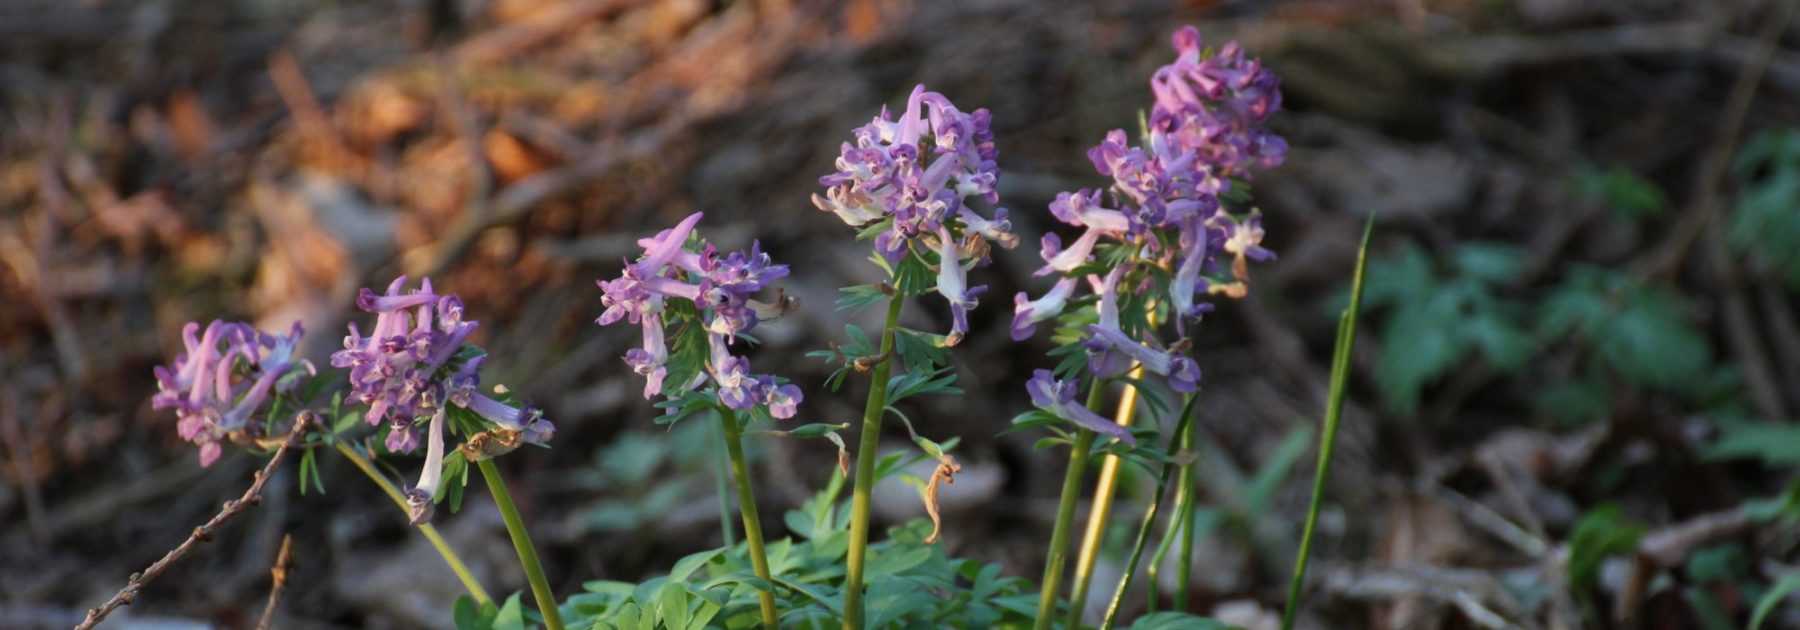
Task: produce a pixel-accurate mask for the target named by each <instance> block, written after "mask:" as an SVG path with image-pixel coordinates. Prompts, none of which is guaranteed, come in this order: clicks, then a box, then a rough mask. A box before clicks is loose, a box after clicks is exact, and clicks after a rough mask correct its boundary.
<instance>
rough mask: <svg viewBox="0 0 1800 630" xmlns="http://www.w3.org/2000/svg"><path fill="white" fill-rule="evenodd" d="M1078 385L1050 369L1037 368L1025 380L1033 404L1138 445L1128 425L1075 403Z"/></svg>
mask: <svg viewBox="0 0 1800 630" xmlns="http://www.w3.org/2000/svg"><path fill="white" fill-rule="evenodd" d="M1077 388H1078V385H1077V384H1076V383H1075V382H1074V381H1063V380H1058V379H1057V378H1056V375H1055V374H1052V373H1051V372H1050V370H1036V371H1033V372H1032V373H1031V380H1029V381H1026V382H1025V391H1027V392H1029V393H1030V394H1031V404H1032V405H1034V406H1036V407H1037V408H1039V409H1042V410H1044V411H1047V412H1050V413H1051V414H1052V415H1055V416H1056V417H1058V418H1062V419H1064V420H1068V421H1070V422H1073V423H1075V424H1076V426H1079V427H1081V428H1083V429H1087V430H1089V431H1093V432H1095V433H1098V434H1101V435H1104V436H1107V437H1110V438H1113V439H1116V440H1118V441H1120V442H1124V443H1126V444H1132V445H1136V444H1137V438H1134V437H1132V435H1131V432H1130V431H1126V430H1125V427H1122V426H1119V425H1118V424H1116V423H1114V422H1112V421H1109V420H1107V419H1106V418H1102V417H1100V414H1096V413H1094V412H1093V410H1091V409H1088V408H1087V407H1086V406H1084V405H1082V404H1081V403H1078V402H1075V395H1076V393H1077V392H1076V389H1077Z"/></svg>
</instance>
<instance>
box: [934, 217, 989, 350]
mask: <svg viewBox="0 0 1800 630" xmlns="http://www.w3.org/2000/svg"><path fill="white" fill-rule="evenodd" d="M960 250H961V248H960V247H958V246H957V243H956V241H955V240H954V239H952V238H950V230H948V229H945V228H943V227H939V228H938V260H939V263H938V277H937V281H938V282H937V292H938V294H939V295H942V296H944V299H945V300H949V302H950V318H951V322H952V323H951V326H950V335H949V336H948V337H947V338H946V339H945V341H944V344H945V345H949V346H954V345H956V344H957V343H959V342H961V341H962V339H963V336H964V335H967V334H968V333H969V311H972V310H975V306H976V305H977V304H979V302H977V301H976V299H975V298H977V297H979V296H980V295H981V294H982V293H985V292H987V287H986V286H979V287H973V288H971V287H969V279H968V270H966V269H963V266H962V259H961V257H960V254H959V251H960Z"/></svg>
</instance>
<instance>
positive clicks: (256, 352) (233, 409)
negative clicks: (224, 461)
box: [150, 320, 316, 466]
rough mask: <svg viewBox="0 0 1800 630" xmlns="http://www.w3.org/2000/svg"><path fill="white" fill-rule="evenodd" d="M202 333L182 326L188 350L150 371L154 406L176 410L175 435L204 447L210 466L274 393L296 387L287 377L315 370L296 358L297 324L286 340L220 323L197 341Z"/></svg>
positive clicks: (203, 462)
mask: <svg viewBox="0 0 1800 630" xmlns="http://www.w3.org/2000/svg"><path fill="white" fill-rule="evenodd" d="M199 331H200V325H199V324H198V323H192V322H190V323H189V324H188V325H187V326H185V327H183V328H182V343H183V345H184V346H185V351H184V352H183V353H182V354H180V355H179V356H177V357H175V361H174V362H173V363H171V364H170V365H169V366H166V367H164V366H158V367H157V368H155V369H154V370H152V374H154V375H155V376H156V386H157V392H156V394H155V395H153V396H151V398H150V405H151V407H152V408H154V409H174V410H175V416H176V423H175V429H176V432H177V433H178V434H180V435H181V438H182V439H184V440H187V441H189V442H192V443H194V445H196V446H198V447H199V448H200V465H202V466H211V465H212V463H213V462H215V461H217V460H218V458H219V456H220V455H222V454H223V453H224V449H223V447H222V445H221V444H220V442H221V441H223V440H224V439H225V438H227V437H228V436H229V435H230V434H232V433H234V432H238V431H243V430H246V429H248V428H251V425H250V422H249V420H250V418H251V417H252V416H253V415H255V413H256V411H257V410H258V409H260V408H261V407H262V405H263V403H265V402H267V401H268V399H269V396H270V394H271V393H273V392H276V391H280V390H284V389H286V388H287V387H289V386H291V385H292V380H291V379H289V378H288V377H289V376H291V375H293V374H294V373H295V370H305V371H306V372H307V373H309V374H313V373H316V370H315V369H314V368H313V365H312V363H311V362H308V361H306V360H303V359H297V358H296V357H295V356H294V348H295V346H296V345H298V344H299V342H300V336H301V335H302V334H304V333H305V330H304V329H302V328H301V326H300V323H299V322H295V323H294V327H293V328H292V329H291V330H290V332H289V333H288V335H286V336H279V335H270V334H267V333H263V332H260V331H258V330H256V329H255V328H253V327H251V326H250V325H249V324H244V323H237V322H222V321H217V320H215V321H213V322H211V323H209V324H207V326H206V332H205V333H203V334H199V335H198V336H196V333H199Z"/></svg>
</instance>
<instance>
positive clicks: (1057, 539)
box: [1032, 380, 1106, 630]
mask: <svg viewBox="0 0 1800 630" xmlns="http://www.w3.org/2000/svg"><path fill="white" fill-rule="evenodd" d="M1104 387H1105V386H1104V385H1103V384H1102V383H1101V382H1100V381H1099V380H1095V381H1094V383H1093V384H1092V385H1090V386H1089V387H1088V397H1087V407H1088V409H1091V410H1097V409H1099V407H1100V404H1101V402H1102V401H1103V400H1105V398H1106V393H1105V392H1106V390H1105V389H1104ZM1093 447H1094V432H1093V431H1089V430H1087V429H1079V430H1077V431H1076V432H1075V443H1074V444H1072V445H1071V446H1070V448H1069V469H1068V471H1067V472H1065V473H1063V487H1062V498H1061V499H1060V500H1058V502H1057V504H1056V525H1055V526H1054V527H1052V528H1051V530H1050V550H1049V551H1048V552H1047V553H1045V554H1044V583H1043V585H1042V586H1041V589H1042V590H1040V591H1039V592H1038V610H1037V622H1036V623H1035V624H1033V626H1032V628H1033V629H1034V630H1049V628H1050V625H1051V620H1052V619H1054V618H1055V616H1056V592H1057V590H1059V588H1058V587H1060V586H1061V584H1060V583H1061V582H1062V574H1063V564H1065V563H1066V562H1068V559H1069V528H1070V527H1071V526H1072V525H1074V521H1075V502H1076V499H1077V498H1078V497H1080V496H1081V481H1082V476H1083V474H1084V473H1086V472H1087V460H1088V450H1089V449H1092V448H1093ZM1081 605H1082V602H1077V601H1071V602H1069V607H1070V608H1071V609H1074V610H1076V611H1080V609H1081ZM1074 614H1076V615H1079V614H1080V613H1079V612H1075V613H1074ZM1077 618H1079V617H1077Z"/></svg>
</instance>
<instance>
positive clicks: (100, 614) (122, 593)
mask: <svg viewBox="0 0 1800 630" xmlns="http://www.w3.org/2000/svg"><path fill="white" fill-rule="evenodd" d="M306 418H307V416H306V415H302V416H300V417H299V418H298V419H296V420H295V421H294V428H293V430H291V431H289V432H288V437H287V440H286V441H283V442H282V443H281V447H280V448H277V449H275V455H274V456H272V457H270V458H269V463H267V464H264V465H263V467H262V470H259V471H256V478H255V479H254V480H253V481H251V482H250V488H249V489H247V490H245V491H244V495H243V496H241V497H238V498H237V499H236V500H231V501H226V502H225V505H224V507H222V508H220V510H219V513H218V514H214V515H213V517H212V519H210V520H208V521H206V524H204V525H201V526H199V527H196V528H194V533H192V534H189V535H188V537H187V540H184V541H181V544H180V545H177V546H176V547H175V548H174V549H171V550H169V553H166V554H163V557H162V559H160V560H157V561H156V562H154V563H152V564H151V565H150V566H149V568H146V569H144V570H143V571H139V572H137V573H133V574H131V578H130V579H129V580H128V581H127V582H126V583H125V588H122V589H119V592H118V594H116V595H113V596H112V599H109V600H106V603H104V604H101V605H100V606H99V607H97V608H92V609H89V610H88V612H87V618H86V619H83V620H82V622H81V623H80V624H79V625H77V626H75V630H89V629H91V628H93V627H94V626H96V625H98V624H99V623H100V622H101V621H102V620H104V619H106V616H107V615H110V614H112V611H114V610H116V609H118V608H119V607H120V606H129V605H131V603H132V601H133V600H136V599H137V596H138V592H139V591H142V590H143V588H144V585H146V584H149V583H150V582H151V581H154V580H155V579H156V578H157V577H158V576H160V575H162V574H163V571H167V570H168V569H169V566H170V565H173V564H175V561H177V560H180V559H181V558H182V557H183V556H186V555H187V554H188V552H190V551H193V550H194V547H196V546H199V544H200V543H203V542H206V541H208V540H211V539H212V536H213V532H215V531H217V530H218V529H219V527H221V526H223V525H224V524H225V521H229V520H231V518H232V517H234V516H237V515H238V514H240V513H242V512H243V511H244V510H246V509H249V508H250V507H251V506H253V505H256V504H258V503H261V502H262V489H263V484H264V483H266V482H268V480H269V476H270V475H272V474H274V472H275V469H276V467H278V466H280V465H281V460H282V458H283V457H286V456H287V451H288V447H290V446H293V445H294V444H296V443H298V438H299V437H300V434H301V432H303V431H305V430H306V425H307V424H308V421H307V419H306Z"/></svg>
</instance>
